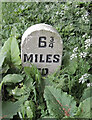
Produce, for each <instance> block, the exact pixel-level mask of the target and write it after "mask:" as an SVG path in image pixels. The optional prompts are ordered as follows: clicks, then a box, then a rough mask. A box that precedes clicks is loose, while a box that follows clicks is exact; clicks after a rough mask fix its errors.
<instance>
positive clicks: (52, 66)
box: [21, 23, 63, 75]
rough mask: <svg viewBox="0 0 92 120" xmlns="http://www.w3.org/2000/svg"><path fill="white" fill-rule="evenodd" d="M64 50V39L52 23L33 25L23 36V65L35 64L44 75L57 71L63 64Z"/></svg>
mask: <svg viewBox="0 0 92 120" xmlns="http://www.w3.org/2000/svg"><path fill="white" fill-rule="evenodd" d="M62 51H63V43H62V39H61V37H60V35H59V34H58V32H57V31H56V30H55V29H54V28H53V27H52V26H50V25H47V24H44V23H42V24H36V25H33V26H31V27H29V28H28V29H27V30H26V31H25V32H24V34H23V36H22V43H21V58H22V63H23V66H31V64H35V65H36V66H37V68H38V69H39V70H41V72H44V73H42V74H44V75H47V74H50V73H53V72H55V71H56V69H57V68H58V67H59V66H61V61H62ZM30 63H31V64H30Z"/></svg>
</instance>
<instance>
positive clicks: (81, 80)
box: [79, 73, 90, 84]
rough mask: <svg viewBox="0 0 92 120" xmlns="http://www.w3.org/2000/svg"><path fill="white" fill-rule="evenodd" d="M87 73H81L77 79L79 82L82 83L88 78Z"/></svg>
mask: <svg viewBox="0 0 92 120" xmlns="http://www.w3.org/2000/svg"><path fill="white" fill-rule="evenodd" d="M89 75H90V74H88V73H85V74H84V75H82V77H81V78H80V79H79V83H81V82H82V84H83V83H84V82H86V81H87V80H88V77H89Z"/></svg>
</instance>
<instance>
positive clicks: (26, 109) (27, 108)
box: [19, 100, 36, 120]
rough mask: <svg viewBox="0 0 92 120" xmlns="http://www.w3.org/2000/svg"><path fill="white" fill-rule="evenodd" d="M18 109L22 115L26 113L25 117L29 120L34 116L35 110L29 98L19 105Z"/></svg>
mask: <svg viewBox="0 0 92 120" xmlns="http://www.w3.org/2000/svg"><path fill="white" fill-rule="evenodd" d="M19 111H20V113H21V114H22V116H23V117H24V116H25V115H26V116H27V118H30V120H32V118H33V117H35V111H36V108H35V104H34V102H33V101H31V100H30V101H25V103H24V105H23V106H21V108H20V109H19Z"/></svg>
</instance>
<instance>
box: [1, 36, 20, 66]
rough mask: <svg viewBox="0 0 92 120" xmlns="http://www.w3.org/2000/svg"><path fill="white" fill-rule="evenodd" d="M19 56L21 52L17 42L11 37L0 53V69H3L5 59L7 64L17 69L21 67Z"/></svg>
mask: <svg viewBox="0 0 92 120" xmlns="http://www.w3.org/2000/svg"><path fill="white" fill-rule="evenodd" d="M19 55H20V52H19V47H18V43H17V40H16V39H15V38H14V37H10V38H9V39H8V40H7V41H6V42H5V44H4V46H3V47H2V49H1V51H0V67H2V65H3V63H4V61H5V59H6V62H7V64H9V62H11V63H12V64H13V65H14V66H15V67H19V65H20V64H21V59H20V57H19Z"/></svg>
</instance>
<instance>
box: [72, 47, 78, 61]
mask: <svg viewBox="0 0 92 120" xmlns="http://www.w3.org/2000/svg"><path fill="white" fill-rule="evenodd" d="M77 49H78V47H76V48H74V49H73V54H72V55H71V56H70V60H72V59H73V58H77V53H76V52H77Z"/></svg>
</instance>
